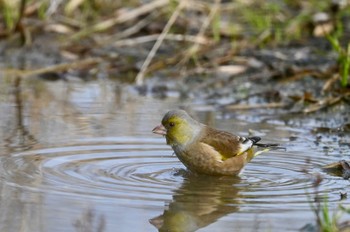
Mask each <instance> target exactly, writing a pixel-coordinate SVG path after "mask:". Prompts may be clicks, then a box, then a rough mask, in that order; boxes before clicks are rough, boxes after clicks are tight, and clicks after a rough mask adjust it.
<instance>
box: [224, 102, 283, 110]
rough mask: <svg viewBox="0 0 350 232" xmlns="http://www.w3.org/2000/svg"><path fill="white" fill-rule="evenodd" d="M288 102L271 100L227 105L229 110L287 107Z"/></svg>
mask: <svg viewBox="0 0 350 232" xmlns="http://www.w3.org/2000/svg"><path fill="white" fill-rule="evenodd" d="M285 106H286V104H285V103H283V102H271V103H266V104H250V105H247V104H235V105H228V106H225V109H227V110H252V109H261V108H282V107H285Z"/></svg>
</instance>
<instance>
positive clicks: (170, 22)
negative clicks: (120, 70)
mask: <svg viewBox="0 0 350 232" xmlns="http://www.w3.org/2000/svg"><path fill="white" fill-rule="evenodd" d="M186 4H187V2H186V1H185V0H183V1H180V3H179V5H178V6H177V7H176V9H175V11H174V12H173V14H172V15H171V17H170V19H169V20H168V22H167V24H166V25H165V27H164V29H163V31H162V33H161V34H160V35H159V37H158V38H157V41H156V42H155V44H154V45H153V47H152V49H151V51H150V52H149V53H148V55H147V58H146V60H145V61H144V63H143V64H142V67H141V70H140V72H139V73H138V74H137V76H136V80H135V82H136V85H142V84H143V80H144V77H145V73H146V71H147V68H148V66H149V64H150V63H151V61H152V59H153V57H154V56H155V54H156V52H157V51H158V49H159V47H160V45H161V44H162V43H163V40H164V39H165V37H166V35H167V34H168V32H169V30H170V28H171V26H172V25H173V24H174V23H175V21H176V19H177V17H178V16H179V14H180V12H181V10H182V9H183V8H184V7H185V6H186Z"/></svg>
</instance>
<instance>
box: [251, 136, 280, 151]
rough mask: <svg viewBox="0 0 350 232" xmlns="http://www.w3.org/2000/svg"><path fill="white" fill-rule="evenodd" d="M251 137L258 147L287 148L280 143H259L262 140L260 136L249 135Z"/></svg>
mask: <svg viewBox="0 0 350 232" xmlns="http://www.w3.org/2000/svg"><path fill="white" fill-rule="evenodd" d="M249 139H250V140H251V141H253V145H255V146H257V147H262V148H271V149H273V150H279V149H282V150H286V148H285V147H282V146H280V145H279V144H278V143H258V142H259V141H260V140H261V138H260V137H258V136H254V137H249Z"/></svg>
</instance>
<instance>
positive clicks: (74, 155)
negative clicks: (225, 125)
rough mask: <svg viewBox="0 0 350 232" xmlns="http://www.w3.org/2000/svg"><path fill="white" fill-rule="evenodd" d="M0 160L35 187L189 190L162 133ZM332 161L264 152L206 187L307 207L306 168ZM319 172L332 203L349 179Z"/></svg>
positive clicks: (266, 204) (100, 192) (113, 192)
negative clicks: (236, 173)
mask: <svg viewBox="0 0 350 232" xmlns="http://www.w3.org/2000/svg"><path fill="white" fill-rule="evenodd" d="M1 159H2V160H1V174H0V177H1V178H2V179H3V180H4V181H5V182H6V183H7V184H9V185H13V186H16V187H19V188H26V189H30V190H33V191H43V192H45V191H50V192H55V193H59V194H70V195H75V194H78V195H79V196H81V195H84V196H90V197H110V198H117V199H119V201H123V200H141V201H143V204H145V203H147V202H148V203H149V204H152V202H154V201H164V200H169V198H170V197H171V196H172V195H173V194H179V193H181V194H186V193H187V192H189V191H193V189H190V190H189V189H186V188H183V187H181V186H183V185H185V184H186V183H185V184H184V181H185V182H186V179H187V177H186V175H178V174H177V172H178V170H181V169H182V168H183V165H182V164H181V163H180V162H179V161H178V159H177V158H176V156H174V155H172V151H171V150H170V148H169V147H167V146H165V145H164V140H163V139H145V138H135V137H133V138H104V139H95V140H93V139H90V140H82V141H79V142H78V143H76V144H71V145H66V146H62V147H54V148H45V149H38V150H32V151H26V152H21V153H15V154H12V155H11V156H6V157H2V158H1ZM307 160H309V161H307ZM333 161H334V160H332V158H331V157H323V158H322V159H319V158H318V157H317V154H316V153H315V154H312V153H309V154H307V155H305V154H298V152H297V151H288V152H284V151H281V152H269V153H267V154H263V155H261V156H259V157H257V158H256V159H255V160H253V162H252V163H250V164H248V165H247V167H246V169H245V171H244V173H243V174H242V175H241V176H240V179H239V181H235V182H231V181H221V182H220V181H218V182H217V181H214V183H213V184H212V185H211V184H210V182H208V183H207V186H206V187H207V190H209V191H211V190H212V189H216V188H219V189H220V188H221V189H231V190H232V188H235V190H237V196H238V197H237V198H238V199H240V200H241V201H243V202H244V207H243V209H247V210H249V212H251V211H252V210H253V211H254V210H257V208H256V206H257V205H259V207H258V208H260V209H261V208H265V209H269V208H272V209H273V208H275V204H284V205H283V206H279V209H281V207H282V210H283V208H284V207H285V208H286V209H287V208H288V209H290V208H293V207H297V208H299V209H300V208H308V207H309V205H308V204H307V202H308V198H307V197H306V195H307V194H309V195H312V194H315V191H316V189H315V188H314V187H313V181H312V173H319V172H320V169H319V166H321V165H323V164H326V163H329V162H333ZM322 175H323V182H322V183H321V186H320V187H319V188H318V189H317V191H318V192H319V194H329V196H330V198H329V199H330V201H337V200H339V196H338V194H339V192H341V191H343V190H344V189H345V188H347V187H348V185H349V182H348V181H345V180H342V179H341V178H337V177H331V176H328V175H326V174H322ZM230 178H231V177H230ZM196 181H198V179H197V180H196ZM192 184H194V183H192ZM212 193H215V191H214V192H212ZM235 193H236V192H235ZM202 194H208V193H206V192H203V193H202ZM219 194H221V193H219ZM232 197H233V196H232ZM125 202H128V203H126V204H128V205H130V204H133V203H131V202H132V201H125ZM138 203H139V202H135V204H138ZM300 203H302V206H301V205H300ZM239 204H241V203H239ZM252 208H254V209H252Z"/></svg>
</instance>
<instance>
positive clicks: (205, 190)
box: [150, 173, 240, 232]
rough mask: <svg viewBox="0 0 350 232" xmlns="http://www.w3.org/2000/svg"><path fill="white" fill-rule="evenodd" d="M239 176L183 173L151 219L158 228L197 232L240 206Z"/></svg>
mask: <svg viewBox="0 0 350 232" xmlns="http://www.w3.org/2000/svg"><path fill="white" fill-rule="evenodd" d="M239 182H240V178H239V177H229V176H227V177H226V176H224V177H215V176H201V175H196V174H192V173H187V174H185V175H184V182H183V183H182V185H181V187H179V188H178V189H177V190H175V191H174V194H173V200H172V201H171V202H170V203H169V205H168V206H167V207H166V209H165V210H164V212H163V214H162V215H160V216H158V217H155V218H152V219H150V223H151V224H152V225H154V226H155V227H156V228H157V229H158V230H159V231H167V232H175V231H182V232H188V231H196V230H197V229H199V228H203V227H206V226H208V225H210V224H212V223H214V222H215V221H217V220H218V219H219V218H221V217H223V216H225V215H227V214H229V213H232V212H236V211H237V210H238V209H239V201H238V200H237V195H238V192H239V191H238V187H236V184H238V183H239Z"/></svg>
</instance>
